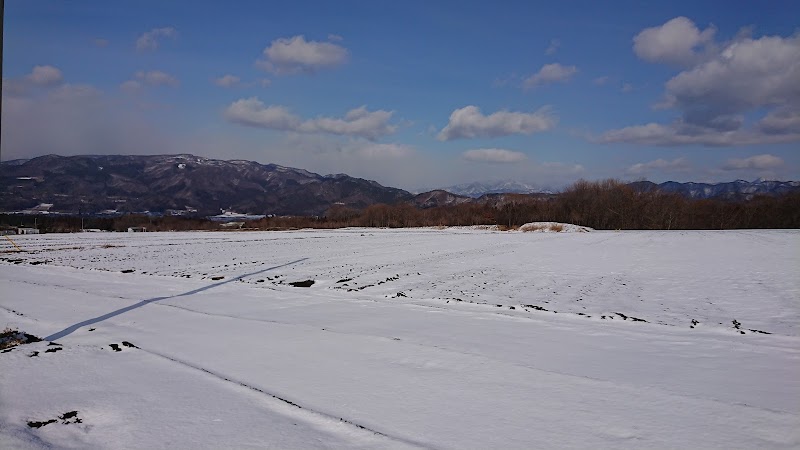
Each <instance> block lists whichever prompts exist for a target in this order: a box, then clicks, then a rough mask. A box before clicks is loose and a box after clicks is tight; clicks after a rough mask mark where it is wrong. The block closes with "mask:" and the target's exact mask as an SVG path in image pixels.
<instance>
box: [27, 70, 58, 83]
mask: <svg viewBox="0 0 800 450" xmlns="http://www.w3.org/2000/svg"><path fill="white" fill-rule="evenodd" d="M25 80H27V81H28V82H29V83H31V84H33V85H36V86H54V85H56V84H59V83H61V82H62V81H64V76H63V75H62V74H61V71H60V70H59V69H57V68H55V67H53V66H34V67H33V70H32V71H31V73H30V74H28V75H26V76H25Z"/></svg>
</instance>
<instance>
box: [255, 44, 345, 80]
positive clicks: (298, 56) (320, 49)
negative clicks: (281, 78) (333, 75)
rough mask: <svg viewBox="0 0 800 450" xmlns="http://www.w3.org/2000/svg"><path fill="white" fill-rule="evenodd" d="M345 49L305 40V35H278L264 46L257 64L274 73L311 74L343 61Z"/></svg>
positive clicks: (336, 45)
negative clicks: (284, 36) (268, 44)
mask: <svg viewBox="0 0 800 450" xmlns="http://www.w3.org/2000/svg"><path fill="white" fill-rule="evenodd" d="M348 57H349V52H348V51H347V49H346V48H344V47H342V46H340V45H338V44H334V43H332V42H318V41H306V39H305V37H304V36H294V37H291V38H280V39H276V40H274V41H272V43H271V44H270V46H269V47H267V48H265V49H264V55H263V59H261V60H259V61H258V64H259V65H260V66H261V67H263V68H264V69H266V70H267V71H269V72H271V73H274V74H276V75H291V74H297V73H305V74H314V73H317V72H319V71H320V70H323V69H329V68H333V67H337V66H340V65H342V64H344V63H345V62H346V61H347V59H348Z"/></svg>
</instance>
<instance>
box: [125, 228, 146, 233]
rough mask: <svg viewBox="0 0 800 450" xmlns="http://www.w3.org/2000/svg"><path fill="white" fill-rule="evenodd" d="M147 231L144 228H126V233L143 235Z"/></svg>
mask: <svg viewBox="0 0 800 450" xmlns="http://www.w3.org/2000/svg"><path fill="white" fill-rule="evenodd" d="M145 231H147V228H145V227H128V233H143V232H145Z"/></svg>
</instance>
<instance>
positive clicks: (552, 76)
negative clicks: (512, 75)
mask: <svg viewBox="0 0 800 450" xmlns="http://www.w3.org/2000/svg"><path fill="white" fill-rule="evenodd" d="M577 72H578V68H577V67H575V66H564V65H561V64H559V63H553V64H545V65H544V66H542V68H541V69H539V71H538V72H536V73H535V74H533V75H531V76H530V77H528V78H527V79H526V80H525V81H524V82H523V86H524V87H525V88H532V87H536V86H541V85H544V84H550V83H555V82H563V81H567V80H569V79H570V78H571V77H572V76H573V75H575V73H577Z"/></svg>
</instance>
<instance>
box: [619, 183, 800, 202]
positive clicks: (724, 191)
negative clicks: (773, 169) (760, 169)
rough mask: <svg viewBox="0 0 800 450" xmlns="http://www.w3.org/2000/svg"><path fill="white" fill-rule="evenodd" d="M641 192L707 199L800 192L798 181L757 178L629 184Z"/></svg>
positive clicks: (745, 197) (746, 197) (748, 197)
mask: <svg viewBox="0 0 800 450" xmlns="http://www.w3.org/2000/svg"><path fill="white" fill-rule="evenodd" d="M630 185H631V186H632V187H633V188H634V189H636V190H638V191H642V192H650V191H653V190H659V191H662V192H670V193H677V194H681V195H683V196H684V197H689V198H696V199H707V198H724V199H728V200H750V199H752V198H753V197H755V196H757V195H767V196H776V195H783V194H788V193H791V192H800V181H775V180H764V179H757V180H755V181H745V180H736V181H731V182H728V183H715V184H710V183H692V182H688V183H679V182H677V181H667V182H664V183H660V184H656V183H653V182H651V181H636V182H633V183H631V184H630Z"/></svg>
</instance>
